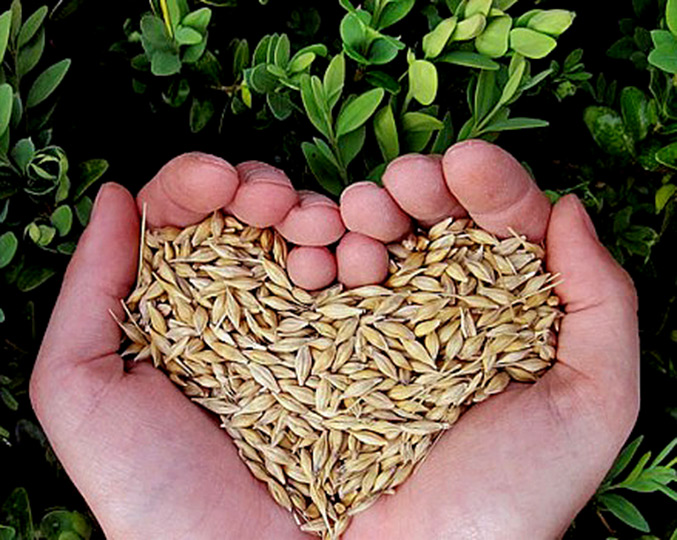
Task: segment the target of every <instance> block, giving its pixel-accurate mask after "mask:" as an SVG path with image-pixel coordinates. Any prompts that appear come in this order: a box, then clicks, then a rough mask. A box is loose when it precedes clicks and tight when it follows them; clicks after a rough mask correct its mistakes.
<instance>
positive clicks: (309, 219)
mask: <svg viewBox="0 0 677 540" xmlns="http://www.w3.org/2000/svg"><path fill="white" fill-rule="evenodd" d="M275 228H276V229H277V230H278V232H279V233H280V234H281V235H282V236H284V238H285V239H286V240H287V241H289V242H291V243H293V244H298V245H300V246H328V245H329V244H333V243H334V242H338V240H339V239H340V238H341V237H342V236H343V233H344V232H345V230H346V228H345V226H344V225H343V221H342V220H341V212H340V210H339V207H338V204H336V203H335V202H334V201H332V200H331V199H329V198H328V197H325V196H324V195H320V194H319V193H314V192H312V191H300V192H299V200H298V203H297V204H296V205H295V206H294V207H293V208H292V209H291V210H290V211H289V213H288V214H287V217H285V218H284V220H283V221H282V223H280V224H279V225H277V226H276V227H275Z"/></svg>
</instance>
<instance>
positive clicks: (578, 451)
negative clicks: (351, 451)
mask: <svg viewBox="0 0 677 540" xmlns="http://www.w3.org/2000/svg"><path fill="white" fill-rule="evenodd" d="M238 169H239V170H238V171H237V172H236V170H235V169H234V168H233V167H231V166H230V165H228V164H227V163H225V162H223V161H222V160H218V159H216V158H211V157H208V156H204V155H201V154H188V155H185V156H182V157H180V158H177V159H176V160H173V161H172V162H170V163H169V164H168V165H167V166H165V167H164V168H163V169H162V170H161V171H160V173H159V174H158V175H157V176H156V178H155V179H153V181H152V182H150V183H149V184H148V185H147V186H146V187H145V188H144V189H143V190H142V191H141V193H140V194H139V196H138V198H137V199H138V200H137V202H136V203H135V201H134V200H133V198H132V197H131V195H130V194H129V193H128V192H127V191H126V190H124V189H123V188H122V187H120V186H117V185H114V184H107V185H106V186H104V187H103V188H102V189H101V192H100V194H99V196H98V198H97V202H96V204H95V208H94V212H93V217H92V221H91V224H90V226H89V227H88V229H87V230H86V232H85V234H84V235H83V237H82V239H81V241H80V244H79V246H78V249H77V251H76V253H75V255H74V257H73V260H72V262H71V264H70V266H69V269H68V271H67V273H66V277H65V279H64V284H63V288H62V291H61V295H60V297H59V300H58V302H57V305H56V307H55V310H54V313H53V315H52V320H51V322H50V325H49V328H48V330H47V333H46V335H45V339H44V342H43V345H42V348H41V351H40V354H39V357H38V360H37V363H36V367H35V370H34V373H33V377H32V380H31V398H32V401H33V405H34V408H35V410H36V413H37V415H38V418H39V420H40V422H41V423H42V425H43V427H44V429H45V431H46V433H47V436H48V437H49V439H50V441H51V443H52V445H53V447H54V450H55V452H56V453H57V455H58V456H59V458H60V460H61V462H62V463H63V464H64V467H65V468H66V471H67V472H68V474H69V475H70V476H71V478H72V479H73V481H74V482H75V484H76V486H77V487H78V489H79V490H80V491H81V493H82V494H83V495H84V497H85V499H86V500H87V502H88V504H89V505H90V507H91V509H92V511H93V512H94V513H95V515H96V516H97V518H98V519H99V522H100V524H101V526H102V527H103V530H104V532H105V533H106V536H107V537H108V538H111V539H116V538H123V539H125V540H134V539H136V538H139V539H154V538H163V539H164V538H177V539H179V538H181V539H183V538H194V539H197V540H202V539H205V540H211V539H224V538H256V539H257V540H258V539H269V538H270V539H281V538H285V539H286V538H306V536H304V535H302V534H301V533H300V532H299V531H298V529H297V526H296V525H295V524H294V522H293V520H292V519H291V518H290V516H289V515H288V514H287V513H286V512H285V511H284V510H282V509H281V508H279V507H277V506H276V505H275V504H274V503H273V502H272V499H271V498H270V496H269V495H268V494H267V491H266V489H265V487H264V486H263V485H262V484H260V483H258V482H257V481H255V480H254V479H253V478H252V477H251V475H250V473H249V472H248V470H247V469H246V467H245V466H244V465H243V464H241V463H240V461H239V458H238V457H237V454H236V452H235V450H234V447H233V445H232V444H231V443H230V441H229V440H228V436H227V435H226V433H225V432H223V431H222V430H221V429H220V428H219V427H218V422H217V421H216V420H215V419H214V418H213V417H212V416H210V415H209V414H207V413H206V412H205V411H203V410H202V409H200V408H199V407H198V406H196V405H194V404H192V403H191V402H190V401H189V400H188V399H186V398H185V397H184V396H183V395H182V394H181V392H180V391H179V390H178V389H177V388H175V387H174V385H173V384H172V383H171V382H170V381H169V380H168V379H167V378H166V377H165V376H164V375H163V374H162V373H161V372H160V371H158V370H156V369H154V368H153V367H152V366H150V365H149V364H146V363H139V364H134V365H129V364H128V365H126V364H125V362H123V360H122V359H121V358H120V357H119V356H118V355H117V354H116V351H117V350H118V347H119V343H120V332H119V330H118V328H117V326H116V324H115V323H114V322H113V320H112V318H111V316H110V314H109V310H111V311H113V312H114V313H116V314H117V315H118V316H122V313H121V306H120V303H119V299H120V298H124V297H125V296H126V295H127V294H128V293H129V291H130V289H131V287H132V285H133V282H134V280H135V277H136V261H137V256H138V254H137V251H138V240H139V236H138V229H139V217H138V207H139V206H140V205H142V204H143V203H147V209H148V214H147V215H148V221H149V224H150V225H152V226H161V225H169V224H172V225H176V226H185V225H188V224H190V223H194V222H197V221H199V220H200V219H202V218H203V217H204V216H206V215H207V214H209V213H210V212H211V211H213V210H215V209H217V208H222V207H228V209H229V211H231V212H232V213H234V214H235V215H236V216H238V217H239V218H240V219H242V220H243V221H246V222H247V223H250V224H252V225H257V226H269V225H276V224H278V230H280V232H282V234H284V235H285V237H287V238H288V239H290V240H292V241H293V242H294V243H298V244H302V245H304V246H305V247H301V248H296V249H295V250H294V251H292V254H291V255H290V260H289V271H290V274H291V275H292V277H293V278H294V279H295V281H296V282H297V283H299V284H302V285H304V286H306V287H310V288H315V287H322V286H324V285H326V284H327V283H328V282H330V281H331V280H332V279H334V275H335V274H336V272H337V271H338V276H339V279H340V280H341V281H343V282H344V283H347V284H348V285H358V284H361V283H368V282H374V281H378V280H379V279H380V278H382V277H383V274H384V272H385V270H386V269H387V260H386V259H384V254H385V253H386V252H385V248H384V247H383V244H382V243H381V242H379V241H377V240H376V239H378V240H380V241H382V242H388V241H391V240H395V239H397V238H398V237H399V236H401V235H402V234H403V233H405V232H406V231H407V230H408V228H409V226H410V217H409V216H412V217H413V218H416V219H417V220H419V221H421V222H423V223H426V224H428V223H432V222H434V221H437V220H439V219H441V218H443V217H446V216H449V215H454V216H458V215H462V214H463V213H464V212H466V211H467V212H468V213H469V214H470V215H471V216H472V217H473V219H474V220H475V221H476V222H477V223H478V224H479V225H481V226H482V227H484V228H486V229H487V230H490V231H492V232H494V233H496V234H506V233H507V231H508V228H513V229H515V230H517V231H518V232H520V233H523V234H526V235H527V236H528V237H529V239H531V240H534V241H541V240H545V242H546V247H547V253H548V260H547V264H548V269H549V270H550V271H551V272H556V273H560V274H561V277H562V280H563V283H562V284H561V285H560V286H559V287H558V288H557V293H558V295H559V296H560V298H561V299H562V301H563V302H564V304H565V307H566V316H565V318H564V319H563V321H562V326H561V332H560V335H559V344H558V354H557V357H558V362H557V363H556V364H555V366H554V367H553V368H552V369H551V370H550V371H549V372H548V373H547V374H546V375H545V376H544V377H543V378H542V379H541V380H540V381H539V382H538V383H536V384H534V385H520V384H513V385H511V386H510V387H509V389H508V390H507V391H506V392H505V393H504V394H501V395H499V396H496V397H493V398H492V399H490V400H488V401H486V402H483V403H481V404H479V405H477V406H475V407H473V408H472V409H471V410H470V411H469V412H468V413H466V414H465V415H464V416H463V418H462V419H461V421H460V422H459V423H458V424H457V425H456V426H454V428H453V429H452V430H451V431H450V432H449V433H447V434H446V435H445V436H444V437H443V438H442V439H441V441H440V442H439V443H438V445H437V447H436V448H435V450H434V451H433V453H432V454H431V455H430V456H429V458H428V459H427V461H426V462H425V463H424V464H423V466H422V467H421V468H420V469H419V471H418V472H417V474H416V475H414V476H413V477H412V478H411V479H410V480H409V481H408V482H407V483H406V484H404V485H403V486H401V487H400V488H399V489H398V492H397V493H396V494H395V495H394V496H392V497H383V498H382V499H381V500H380V501H379V502H378V503H377V504H376V505H375V506H373V507H372V508H371V509H370V510H368V511H367V512H365V513H363V514H361V515H358V516H357V517H356V518H355V520H354V522H353V524H352V525H351V527H350V528H349V529H348V531H347V533H346V535H345V536H346V538H348V539H352V538H355V539H360V540H361V539H369V540H371V539H379V538H389V539H398V538H403V539H415V538H422V539H426V540H428V539H435V540H437V539H447V538H449V539H455V538H459V539H465V538H477V539H484V538H487V539H489V538H508V539H512V538H515V539H522V538H530V539H531V538H534V539H541V538H542V539H550V538H555V537H558V536H561V535H562V534H563V533H564V531H565V530H566V528H567V526H568V525H569V523H570V522H571V520H572V519H573V518H574V516H575V515H576V513H577V512H578V511H579V510H580V508H581V507H582V506H583V505H584V504H585V502H586V501H587V500H588V498H589V497H590V496H591V495H592V494H593V493H594V490H595V488H596V486H597V485H598V484H599V482H600V481H601V480H602V478H603V476H604V474H605V472H606V471H607V470H608V468H609V467H610V466H611V463H612V462H613V459H614V457H615V456H616V454H617V453H618V451H619V449H620V448H621V446H622V444H623V442H624V440H625V439H626V437H627V435H628V434H629V431H630V429H631V427H632V425H633V424H634V421H635V418H636V415H637V410H638V366H639V344H638V330H637V320H636V297H635V293H634V289H633V286H632V283H631V281H630V279H629V278H628V276H627V275H626V274H625V272H624V271H623V270H622V269H621V268H620V267H619V266H618V265H617V264H616V263H615V261H614V260H613V259H612V258H611V256H610V255H609V254H608V252H607V251H606V250H605V249H604V248H603V247H602V245H601V244H600V243H599V241H598V240H597V238H596V236H595V233H594V229H593V227H592V224H591V222H590V220H589V218H588V216H587V214H586V213H585V210H584V209H583V207H582V205H581V204H580V202H579V201H578V200H577V199H576V197H575V196H567V197H564V198H563V199H562V200H560V202H559V203H558V204H557V205H556V206H555V207H554V208H553V209H551V208H550V205H549V204H548V202H547V200H546V198H545V197H544V195H543V194H542V193H541V192H540V191H539V190H538V189H537V188H536V186H535V184H534V183H533V182H532V180H531V179H530V178H529V176H528V174H527V173H526V171H524V169H522V167H521V166H520V165H519V164H518V163H517V162H516V161H515V160H514V159H513V158H512V157H510V156H509V155H508V154H506V153H505V152H503V151H502V150H500V149H498V148H497V147H495V146H492V145H489V144H487V143H483V142H480V141H469V142H466V143H461V144H459V145H456V146H454V147H452V149H450V151H449V152H447V154H446V155H445V157H444V159H443V161H441V162H440V160H439V159H437V158H434V157H424V156H407V157H403V158H400V159H399V160H397V161H396V162H394V163H393V164H391V166H390V167H389V169H388V171H387V172H386V175H385V177H384V184H385V186H386V189H382V188H378V187H376V186H374V185H371V184H365V183H361V184H357V185H355V186H354V187H351V188H350V189H349V190H347V191H346V192H345V193H344V195H343V197H342V201H341V208H340V214H341V216H342V218H343V222H344V223H345V224H346V225H347V226H348V228H349V229H350V230H351V231H353V232H351V233H348V234H347V235H345V236H343V238H342V240H341V242H340V244H339V247H338V249H337V256H336V258H335V257H334V256H333V255H332V254H331V253H330V252H329V251H328V250H327V249H326V248H324V247H322V246H323V245H328V244H330V243H332V242H335V241H336V240H337V239H338V238H340V237H341V235H342V234H343V225H342V223H341V220H340V219H338V215H339V209H338V208H337V207H336V206H335V205H333V204H332V203H331V202H330V201H328V199H325V198H321V197H320V196H318V195H316V194H309V193H301V194H297V193H295V192H294V191H293V189H292V187H291V185H290V184H289V182H288V180H286V178H285V177H284V176H283V175H281V174H280V173H279V172H278V171H276V170H273V169H272V168H269V167H267V166H263V165H261V164H252V163H248V164H243V165H241V166H239V167H238ZM238 173H239V174H238ZM452 193H453V195H452ZM395 200H396V201H397V204H395V202H394V201H395ZM402 209H403V210H404V211H405V212H406V214H405V212H403V211H402ZM407 214H408V215H407Z"/></svg>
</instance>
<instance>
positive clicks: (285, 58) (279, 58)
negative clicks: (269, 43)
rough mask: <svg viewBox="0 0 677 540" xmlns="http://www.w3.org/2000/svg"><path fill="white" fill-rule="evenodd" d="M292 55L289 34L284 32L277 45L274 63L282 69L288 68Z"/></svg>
mask: <svg viewBox="0 0 677 540" xmlns="http://www.w3.org/2000/svg"><path fill="white" fill-rule="evenodd" d="M290 57H291V43H290V42H289V37H288V36H287V34H282V35H281V36H280V39H278V40H277V44H276V45H275V53H274V57H273V63H274V64H275V65H276V66H277V67H279V68H282V69H287V66H288V65H289V59H290Z"/></svg>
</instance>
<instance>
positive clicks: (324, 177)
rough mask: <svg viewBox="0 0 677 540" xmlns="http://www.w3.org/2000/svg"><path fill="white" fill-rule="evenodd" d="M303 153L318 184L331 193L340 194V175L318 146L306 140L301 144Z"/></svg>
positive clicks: (341, 188)
mask: <svg viewBox="0 0 677 540" xmlns="http://www.w3.org/2000/svg"><path fill="white" fill-rule="evenodd" d="M301 149H302V151H303V155H304V156H305V157H306V161H307V163H308V166H309V167H310V170H311V171H312V173H313V175H314V176H315V178H316V179H317V181H318V182H319V183H320V185H321V186H322V187H323V188H324V189H325V190H326V191H328V192H329V193H331V194H332V195H336V196H338V195H340V194H341V191H343V184H342V182H341V175H340V172H339V170H338V169H337V168H336V166H335V165H334V164H333V163H331V162H330V161H329V160H327V158H325V157H324V155H323V154H322V152H320V150H318V148H317V147H316V146H315V145H314V144H312V143H308V142H304V143H303V144H302V145H301Z"/></svg>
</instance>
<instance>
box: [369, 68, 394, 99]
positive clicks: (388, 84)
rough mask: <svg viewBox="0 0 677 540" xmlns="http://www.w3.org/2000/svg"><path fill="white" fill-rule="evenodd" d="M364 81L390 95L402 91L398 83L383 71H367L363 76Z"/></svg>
mask: <svg viewBox="0 0 677 540" xmlns="http://www.w3.org/2000/svg"><path fill="white" fill-rule="evenodd" d="M364 80H365V81H367V82H368V83H369V84H370V85H371V86H373V87H375V88H383V89H384V90H386V91H387V92H390V93H391V94H399V93H400V91H401V90H402V87H401V86H400V83H398V82H397V80H396V79H394V78H393V77H391V76H390V75H388V74H387V73H385V72H383V71H375V70H374V71H371V70H370V71H368V72H367V73H366V75H365V76H364Z"/></svg>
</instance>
